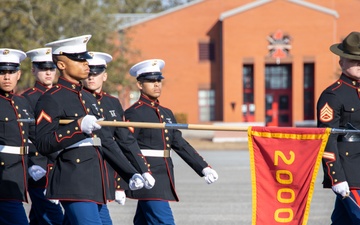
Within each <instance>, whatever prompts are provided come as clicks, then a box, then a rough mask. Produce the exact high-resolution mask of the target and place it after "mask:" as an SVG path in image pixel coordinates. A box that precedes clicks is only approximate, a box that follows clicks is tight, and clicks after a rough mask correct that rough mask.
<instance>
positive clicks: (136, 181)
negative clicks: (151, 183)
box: [129, 173, 145, 191]
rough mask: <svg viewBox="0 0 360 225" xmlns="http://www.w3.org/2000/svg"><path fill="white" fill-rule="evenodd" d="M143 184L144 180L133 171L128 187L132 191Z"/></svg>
mask: <svg viewBox="0 0 360 225" xmlns="http://www.w3.org/2000/svg"><path fill="white" fill-rule="evenodd" d="M144 185H145V180H144V178H143V177H142V176H141V175H140V174H139V173H135V174H134V175H133V176H132V177H131V179H130V181H129V188H130V190H132V191H135V190H139V189H141V188H143V187H144Z"/></svg>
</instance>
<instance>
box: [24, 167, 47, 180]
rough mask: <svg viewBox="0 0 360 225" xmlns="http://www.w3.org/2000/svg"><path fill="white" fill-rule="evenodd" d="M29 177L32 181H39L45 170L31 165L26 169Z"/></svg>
mask: <svg viewBox="0 0 360 225" xmlns="http://www.w3.org/2000/svg"><path fill="white" fill-rule="evenodd" d="M28 172H29V175H30V176H31V177H32V179H34V181H38V180H40V179H41V178H42V177H43V176H45V174H46V170H44V169H43V168H42V167H41V166H38V165H32V166H31V167H29V169H28Z"/></svg>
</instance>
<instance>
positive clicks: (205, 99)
mask: <svg viewBox="0 0 360 225" xmlns="http://www.w3.org/2000/svg"><path fill="white" fill-rule="evenodd" d="M198 97H199V100H198V101H199V114H200V115H199V117H200V118H199V120H200V121H201V122H207V121H213V120H215V91H214V90H199V93H198Z"/></svg>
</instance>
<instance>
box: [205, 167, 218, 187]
mask: <svg viewBox="0 0 360 225" xmlns="http://www.w3.org/2000/svg"><path fill="white" fill-rule="evenodd" d="M202 174H204V177H205V181H206V183H208V184H211V183H214V182H215V181H217V179H218V178H219V176H218V174H217V173H216V171H215V170H213V169H211V168H210V167H205V168H204V169H203V170H202Z"/></svg>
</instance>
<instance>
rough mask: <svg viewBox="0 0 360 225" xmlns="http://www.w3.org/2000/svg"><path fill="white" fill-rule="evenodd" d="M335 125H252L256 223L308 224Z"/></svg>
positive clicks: (251, 143) (251, 162) (254, 218)
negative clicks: (323, 126)
mask: <svg viewBox="0 0 360 225" xmlns="http://www.w3.org/2000/svg"><path fill="white" fill-rule="evenodd" d="M330 131H331V128H287V127H249V129H248V137H249V150H250V166H251V178H252V191H253V194H252V208H253V209H252V224H253V225H269V224H271V225H277V224H282V225H283V224H286V225H299V224H302V225H305V224H306V223H307V220H308V217H309V210H310V202H311V198H312V195H313V191H314V184H315V180H316V175H317V173H318V170H319V167H320V164H321V157H322V154H323V152H324V149H325V146H326V142H327V140H328V137H329V134H330Z"/></svg>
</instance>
